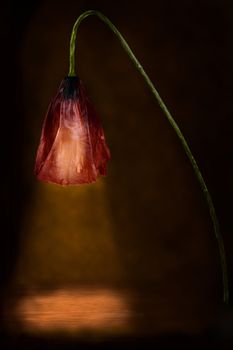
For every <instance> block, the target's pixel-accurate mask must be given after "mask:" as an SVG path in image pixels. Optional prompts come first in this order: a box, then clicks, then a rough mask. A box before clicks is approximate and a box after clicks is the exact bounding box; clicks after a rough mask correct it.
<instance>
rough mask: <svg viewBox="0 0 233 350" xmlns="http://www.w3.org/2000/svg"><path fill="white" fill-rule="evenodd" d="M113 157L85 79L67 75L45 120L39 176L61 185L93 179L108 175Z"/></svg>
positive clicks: (38, 162)
mask: <svg viewBox="0 0 233 350" xmlns="http://www.w3.org/2000/svg"><path fill="white" fill-rule="evenodd" d="M109 159H110V152H109V149H108V147H107V145H106V142H105V137H104V132H103V128H102V126H101V124H100V121H99V119H98V117H97V116H96V112H95V110H94V107H93V105H92V104H91V102H90V100H89V98H88V96H87V94H86V91H85V88H84V86H83V84H82V82H81V81H80V80H79V79H78V78H77V77H67V78H65V79H64V80H63V81H62V83H61V86H60V88H59V91H58V93H57V95H56V97H55V98H54V99H53V100H52V102H51V104H50V106H49V109H48V112H47V115H46V118H45V121H44V125H43V129H42V135H41V139H40V144H39V148H38V151H37V157H36V165H35V173H36V175H37V178H38V179H39V180H41V181H46V182H54V183H57V184H61V185H72V184H73V185H75V184H84V183H91V182H94V181H96V180H97V178H98V177H99V176H105V175H106V173H107V169H106V164H107V161H108V160H109Z"/></svg>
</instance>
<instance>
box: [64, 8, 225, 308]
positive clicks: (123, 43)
mask: <svg viewBox="0 0 233 350" xmlns="http://www.w3.org/2000/svg"><path fill="white" fill-rule="evenodd" d="M91 15H95V16H97V17H98V18H99V19H101V20H102V21H103V22H104V23H106V24H107V26H108V27H109V28H110V29H111V30H112V31H113V33H114V34H115V35H116V37H117V38H118V39H119V41H120V44H121V46H122V47H123V49H124V50H125V51H126V53H127V54H128V56H129V57H130V59H131V60H132V61H133V63H134V65H135V67H136V68H137V70H138V71H139V72H140V73H141V75H142V77H143V78H144V80H145V82H146V83H147V85H148V86H149V88H150V90H151V92H152V94H153V95H154V96H155V98H156V100H157V102H158V104H159V106H160V107H161V109H162V111H163V112H164V114H165V116H166V118H167V119H168V121H169V123H170V124H171V126H172V128H173V129H174V131H175V133H176V135H177V136H178V138H179V140H180V142H181V144H182V146H183V149H184V151H185V153H186V155H187V157H188V159H189V161H190V163H191V165H192V168H193V171H194V173H195V175H196V178H197V180H198V182H199V184H200V186H201V189H202V191H203V195H204V197H205V200H206V203H207V206H208V208H209V213H210V216H211V219H212V223H213V228H214V233H215V237H216V239H217V243H218V249H219V254H220V261H221V268H222V275H223V277H222V278H223V301H224V302H225V303H226V304H228V302H229V290H228V275H227V263H226V254H225V249H224V243H223V238H222V235H221V233H220V230H219V223H218V218H217V215H216V211H215V208H214V204H213V201H212V198H211V195H210V193H209V190H208V188H207V186H206V183H205V181H204V179H203V176H202V174H201V172H200V170H199V167H198V165H197V162H196V160H195V158H194V156H193V154H192V152H191V150H190V148H189V146H188V144H187V141H186V139H185V137H184V136H183V134H182V132H181V130H180V128H179V126H178V125H177V123H176V122H175V120H174V119H173V117H172V115H171V113H170V112H169V110H168V108H167V107H166V105H165V103H164V102H163V100H162V98H161V97H160V95H159V93H158V91H157V90H156V88H155V86H154V84H153V83H152V81H151V80H150V78H149V76H148V75H147V74H146V72H145V70H144V69H143V67H142V65H141V64H140V62H139V61H138V59H137V58H136V57H135V56H134V54H133V52H132V50H131V49H130V47H129V45H128V44H127V42H126V40H125V39H124V38H123V36H122V35H121V33H120V32H119V31H118V29H117V28H116V27H115V26H114V24H113V23H112V22H111V21H110V20H109V19H108V18H107V17H106V16H104V15H103V14H102V13H101V12H99V11H95V10H89V11H86V12H84V13H82V14H81V15H80V16H79V17H78V19H77V21H76V22H75V24H74V26H73V30H72V34H71V39H70V69H69V76H75V42H76V34H77V29H78V27H79V25H80V24H81V22H82V21H83V20H84V19H85V18H86V17H88V16H91Z"/></svg>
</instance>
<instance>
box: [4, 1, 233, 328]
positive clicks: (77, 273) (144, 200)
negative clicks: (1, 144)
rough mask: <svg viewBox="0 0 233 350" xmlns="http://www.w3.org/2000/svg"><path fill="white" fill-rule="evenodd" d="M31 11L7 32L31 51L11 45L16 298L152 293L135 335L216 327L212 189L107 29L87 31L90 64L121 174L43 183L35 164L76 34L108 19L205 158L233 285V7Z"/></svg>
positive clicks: (11, 253)
mask: <svg viewBox="0 0 233 350" xmlns="http://www.w3.org/2000/svg"><path fill="white" fill-rule="evenodd" d="M17 6H18V5H16V4H14V3H13V2H12V11H9V10H10V8H9V9H6V17H5V18H6V19H7V21H6V23H5V24H4V23H3V25H5V28H6V29H8V36H7V34H4V35H6V39H7V38H9V37H10V34H12V38H13V39H15V40H16V42H17V44H16V46H14V48H11V47H10V46H9V44H8V49H9V50H11V51H10V52H11V58H10V59H11V61H9V62H10V65H11V66H12V67H13V68H12V71H11V73H12V75H14V76H15V83H13V81H14V80H11V79H9V80H10V81H8V80H7V79H6V81H7V83H6V86H7V89H8V91H12V93H11V95H10V96H9V95H8V94H7V97H8V100H9V102H8V103H9V104H10V105H12V108H11V109H10V111H9V108H8V107H7V106H5V110H4V115H5V116H7V118H6V119H7V120H6V121H5V123H6V127H7V128H8V130H9V128H10V127H11V126H13V131H12V133H11V147H10V149H9V155H8V156H7V162H8V163H7V164H8V165H9V166H8V167H7V172H6V173H5V174H3V176H5V180H7V183H8V184H9V187H8V190H9V191H10V192H9V193H10V194H9V195H6V200H9V203H10V204H9V208H10V209H9V212H10V218H9V222H10V225H9V226H8V228H9V232H10V233H8V234H7V232H6V233H5V231H4V232H3V234H2V235H3V236H2V238H1V239H2V242H3V248H2V249H4V247H5V249H4V250H5V253H4V254H3V257H2V258H1V259H2V260H3V261H4V262H5V263H4V266H5V267H3V270H2V271H3V279H2V281H3V282H2V283H3V284H2V285H3V290H5V289H6V290H7V291H10V292H11V294H13V295H14V292H15V291H17V290H20V291H21V290H25V291H27V290H30V289H32V288H33V289H34V290H37V289H38V290H40V289H44V288H45V289H47V288H49V289H50V290H51V289H54V290H56V289H57V288H64V287H66V286H86V285H88V286H91V287H95V286H101V287H104V288H116V289H119V290H120V289H122V288H123V289H124V290H127V291H128V292H129V293H132V295H135V293H136V294H137V293H139V294H140V296H141V297H140V298H139V297H137V298H133V297H132V300H131V305H130V308H131V311H132V315H135V316H134V320H133V321H132V322H134V323H135V330H137V329H145V330H146V329H148V327H149V328H150V327H151V329H152V330H153V332H155V333H160V332H175V331H179V332H189V333H195V332H197V331H200V330H203V329H205V328H206V327H209V326H210V325H211V324H212V322H213V320H214V319H215V318H216V315H217V313H218V312H219V306H220V304H221V298H222V289H221V271H220V264H219V255H218V249H217V245H216V242H215V238H214V233H213V228H212V225H211V222H210V219H209V214H208V210H207V207H206V204H205V202H204V200H203V196H202V193H201V190H200V188H199V185H198V184H197V182H196V179H195V178H194V175H193V172H192V169H191V167H190V164H189V162H188V160H187V158H186V156H185V154H184V152H183V150H182V148H181V146H180V144H179V141H178V140H177V138H176V136H175V134H174V132H173V130H172V129H171V128H170V126H169V124H168V122H167V121H166V120H165V117H164V115H163V114H162V112H161V110H160V109H159V107H158V106H157V104H156V101H155V100H154V98H153V97H152V95H151V93H150V91H149V90H148V88H147V87H146V86H145V83H144V81H143V80H142V78H141V77H140V75H139V74H138V73H137V72H136V70H135V68H134V67H133V65H132V64H131V62H130V60H129V59H128V58H127V56H126V54H125V53H124V51H123V50H122V48H121V47H120V45H119V43H118V42H117V40H116V39H115V37H114V36H113V34H112V33H111V32H110V30H109V29H108V28H107V27H106V25H104V24H103V23H101V22H100V21H99V20H98V19H97V18H94V17H89V18H88V19H87V20H86V21H84V22H83V24H82V25H81V27H80V30H79V32H78V38H77V55H76V57H77V60H76V62H77V69H78V74H79V76H80V77H81V79H82V80H83V82H84V84H85V85H86V87H87V89H88V92H89V95H90V97H91V99H92V101H93V102H94V104H95V106H96V109H97V111H98V114H99V115H100V117H101V120H102V123H103V126H104V130H105V135H106V139H107V142H108V144H109V147H110V150H111V154H112V159H111V161H110V163H109V166H108V176H107V177H106V178H104V179H101V180H100V181H98V182H97V183H96V184H93V185H85V186H81V187H69V188H62V187H59V186H56V185H49V184H43V183H39V182H37V181H36V179H35V177H34V175H33V167H34V158H35V153H36V148H37V145H38V142H39V137H40V131H41V126H42V122H43V118H44V115H45V112H46V109H47V106H48V103H49V101H50V99H51V97H52V96H53V95H54V94H55V93H56V90H57V88H58V86H59V84H60V81H61V80H62V78H63V77H64V76H65V75H66V74H67V73H68V49H69V36H70V32H71V29H72V25H73V23H74V21H75V19H76V17H77V16H78V15H79V14H80V13H81V12H82V11H84V10H86V9H90V8H96V9H99V10H100V11H102V12H103V13H104V14H105V15H107V16H108V17H109V18H110V19H111V20H112V21H113V22H114V24H115V25H116V26H117V27H118V29H119V30H120V31H121V32H122V34H123V35H124V37H125V38H126V40H127V41H128V43H129V45H130V46H131V48H132V49H133V51H134V53H135V55H136V56H137V57H138V59H139V60H140V61H141V63H142V64H143V66H144V68H145V70H146V71H147V72H148V74H149V76H150V77H151V79H152V81H153V82H155V85H156V87H157V88H158V90H159V92H160V93H161V96H162V97H163V99H164V101H165V103H166V104H167V106H168V108H169V109H170V110H171V112H172V114H173V116H174V118H175V120H176V121H177V123H178V124H179V126H180V128H181V130H182V131H183V133H184V135H185V136H186V138H187V140H188V142H189V144H190V147H191V149H192V150H193V153H194V155H195V156H196V159H197V162H198V163H199V165H200V168H201V169H202V171H203V175H204V178H205V179H206V182H207V184H208V185H209V189H210V192H211V193H212V196H213V200H214V203H215V205H216V209H217V212H218V214H219V219H220V223H221V229H222V234H223V236H224V241H225V244H226V252H227V260H228V263H229V274H230V277H231V276H232V251H233V249H232V243H233V241H232V235H231V227H232V224H231V205H230V197H231V194H232V128H231V127H232V116H231V112H230V111H231V108H230V107H231V105H230V103H231V101H232V97H233V96H232V87H231V80H230V76H231V75H232V42H231V36H230V33H231V32H232V11H233V10H232V5H230V2H227V1H205V2H204V3H199V2H196V1H177V2H170V1H160V0H157V1H154V2H153V4H151V2H150V1H145V2H143V4H141V2H140V3H135V2H123V1H117V2H114V3H113V2H111V1H101V2H98V1H88V0H86V1H84V0H83V1H79V2H77V1H69V6H67V1H60V2H57V1H48V2H47V1H37V2H35V4H34V6H33V8H28V13H26V12H24V11H22V10H21V12H22V13H21V12H20V9H19V8H17ZM17 11H19V12H17ZM21 15H22V16H21ZM8 19H9V21H8ZM14 21H15V24H14ZM11 22H12V23H11ZM17 24H18V25H17ZM6 32H7V30H6ZM3 60H4V58H3ZM5 60H6V58H5ZM4 64H5V63H4ZM4 74H5V75H7V72H6V73H4ZM12 85H13V86H12ZM9 104H8V105H9ZM9 112H10V114H9ZM3 117H4V116H3ZM12 120H15V122H13V121H12ZM11 129H12V128H11ZM5 139H6V140H7V138H6V137H5ZM13 164H14V166H13ZM8 172H9V174H8ZM4 190H5V189H4ZM3 203H6V201H5V202H4V201H3ZM7 208H8V207H7ZM4 235H6V236H7V237H6V238H4V237H5V236H4ZM148 295H149V297H148ZM143 296H144V297H143ZM148 300H149V301H148ZM138 315H142V316H140V317H139V316H138Z"/></svg>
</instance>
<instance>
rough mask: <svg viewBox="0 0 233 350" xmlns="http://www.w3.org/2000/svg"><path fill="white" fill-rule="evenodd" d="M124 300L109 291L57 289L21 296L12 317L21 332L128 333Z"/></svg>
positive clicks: (127, 308)
mask: <svg viewBox="0 0 233 350" xmlns="http://www.w3.org/2000/svg"><path fill="white" fill-rule="evenodd" d="M126 299H127V298H126V297H125V295H121V293H120V292H116V291H114V290H109V289H86V288H85V289H84V288H83V289H81V288H80V289H58V290H56V291H49V292H43V293H41V294H31V295H27V296H24V297H23V298H21V299H20V300H19V301H18V303H17V304H16V308H15V312H14V313H15V318H16V320H17V321H18V322H19V323H20V324H21V325H22V327H23V329H24V331H29V332H31V331H32V332H33V331H45V332H50V331H57V330H58V331H69V332H78V333H79V332H80V333H81V332H85V331H93V332H94V333H96V332H101V333H106V332H107V333H109V332H110V333H113V334H114V333H115V332H119V331H120V332H124V331H128V330H129V326H130V310H129V305H128V303H127V300H126Z"/></svg>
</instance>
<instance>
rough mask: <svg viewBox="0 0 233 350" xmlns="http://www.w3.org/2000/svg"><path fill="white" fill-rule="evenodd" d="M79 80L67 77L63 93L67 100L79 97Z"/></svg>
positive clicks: (63, 84)
mask: <svg viewBox="0 0 233 350" xmlns="http://www.w3.org/2000/svg"><path fill="white" fill-rule="evenodd" d="M78 88H79V78H78V77H77V76H73V77H65V78H64V79H63V82H62V93H63V96H64V98H65V99H70V98H71V99H74V98H77V97H78Z"/></svg>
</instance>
